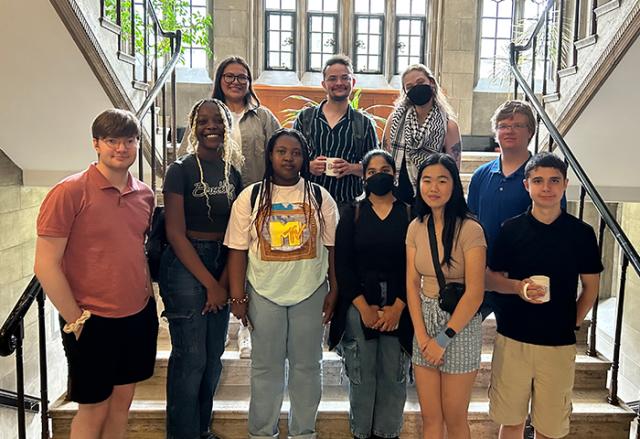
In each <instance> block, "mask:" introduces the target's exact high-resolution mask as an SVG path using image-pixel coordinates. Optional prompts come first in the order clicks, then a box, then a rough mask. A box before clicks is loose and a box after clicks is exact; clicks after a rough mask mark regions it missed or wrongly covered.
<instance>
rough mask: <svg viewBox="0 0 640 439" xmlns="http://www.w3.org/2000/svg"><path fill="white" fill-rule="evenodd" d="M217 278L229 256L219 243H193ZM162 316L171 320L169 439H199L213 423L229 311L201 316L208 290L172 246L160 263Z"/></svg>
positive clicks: (168, 404) (168, 396)
mask: <svg viewBox="0 0 640 439" xmlns="http://www.w3.org/2000/svg"><path fill="white" fill-rule="evenodd" d="M191 243H192V245H193V247H194V248H195V250H196V252H197V253H198V255H199V256H200V259H201V260H202V262H203V263H204V265H205V266H206V267H207V269H208V270H209V272H211V273H212V274H213V275H214V276H215V277H216V278H218V277H219V275H220V273H222V270H223V269H224V266H225V263H226V252H225V251H224V249H223V248H222V243H221V242H217V241H199V240H191ZM159 283H160V295H161V296H162V300H163V302H164V307H165V310H164V312H163V316H164V317H166V318H167V320H168V321H169V333H170V334H171V355H170V357H169V366H168V371H167V438H169V439H178V438H179V439H196V438H200V437H201V436H205V435H206V434H207V432H209V427H210V425H211V410H212V406H213V394H214V392H215V390H216V387H217V386H218V382H219V381H220V374H221V373H222V361H221V359H220V357H221V356H222V353H223V352H224V343H225V339H226V337H227V326H228V324H229V307H228V306H225V308H224V309H223V310H221V311H218V312H217V313H213V312H211V313H208V314H206V315H202V308H203V307H204V304H205V301H206V295H207V292H206V289H205V287H204V286H203V285H202V284H200V282H199V281H198V280H197V279H196V278H195V277H194V276H193V275H192V274H191V272H190V271H189V270H187V269H186V267H185V266H184V265H183V264H182V262H180V260H179V259H178V258H177V257H176V255H175V253H174V252H173V250H172V249H171V247H168V248H167V250H165V252H164V254H163V255H162V260H161V262H160V282H159Z"/></svg>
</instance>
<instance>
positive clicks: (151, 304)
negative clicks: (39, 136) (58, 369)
mask: <svg viewBox="0 0 640 439" xmlns="http://www.w3.org/2000/svg"><path fill="white" fill-rule="evenodd" d="M92 134H93V147H94V149H95V150H96V152H97V154H98V162H97V163H93V164H91V165H90V166H89V168H88V169H87V170H86V171H84V172H81V173H79V174H75V175H72V176H70V177H67V178H65V179H64V180H62V181H61V182H60V183H58V184H57V185H55V186H54V187H53V189H51V191H50V192H49V194H48V195H47V197H46V198H45V200H44V201H43V203H42V206H41V207H40V215H39V216H38V222H37V228H38V239H37V242H36V260H35V273H36V276H37V277H38V279H39V280H40V283H41V284H42V287H43V288H44V291H45V293H46V294H47V297H49V299H50V300H51V302H52V303H53V305H54V306H55V307H56V309H57V310H58V312H59V313H60V324H61V326H62V327H63V334H62V344H63V346H64V350H65V354H66V356H67V363H68V366H69V374H68V390H67V398H68V399H69V400H71V401H75V402H77V403H78V412H77V413H76V415H75V417H74V418H73V421H72V422H71V435H70V437H71V438H72V439H75V438H82V439H93V438H96V439H97V438H110V439H111V438H124V437H125V435H126V430H127V418H128V414H129V407H130V405H131V401H132V400H133V392H134V388H135V383H136V382H138V381H142V380H145V379H147V378H149V377H151V375H153V366H154V363H155V356H156V338H157V335H158V318H157V314H156V304H155V301H154V299H153V294H152V291H153V290H152V288H151V282H150V278H149V274H148V269H147V262H146V258H145V253H144V241H145V235H146V233H147V230H148V229H149V224H150V218H151V213H152V211H153V206H154V196H153V192H152V191H151V189H150V188H149V187H148V186H147V185H145V184H144V183H142V182H141V181H139V180H137V179H136V178H134V177H133V176H132V175H131V174H130V173H129V167H130V166H131V165H132V164H133V162H134V161H135V160H136V156H137V153H138V148H139V141H140V123H139V122H138V120H137V119H136V117H135V116H134V115H133V114H132V113H130V112H128V111H123V110H116V109H112V110H107V111H104V112H103V113H101V114H100V115H99V116H98V117H97V118H96V119H95V120H94V121H93V126H92Z"/></svg>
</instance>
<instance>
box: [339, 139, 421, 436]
mask: <svg viewBox="0 0 640 439" xmlns="http://www.w3.org/2000/svg"><path fill="white" fill-rule="evenodd" d="M362 167H363V175H364V179H365V182H364V183H365V192H366V194H367V196H366V198H364V199H363V200H362V201H359V202H356V204H355V205H348V206H346V207H345V208H343V210H342V212H340V222H339V223H338V228H337V230H336V244H335V252H336V277H337V280H338V291H339V294H338V304H337V307H336V313H335V315H334V317H333V320H332V321H331V331H330V336H329V345H330V348H331V349H333V348H334V347H336V346H337V350H338V352H339V353H340V355H341V356H342V357H343V359H344V362H345V366H346V372H347V376H348V377H349V400H350V403H351V409H350V412H351V414H350V417H349V418H350V427H351V432H352V433H353V436H354V437H355V438H378V437H383V438H393V437H398V436H399V435H400V430H401V428H402V412H403V409H404V404H405V400H406V383H405V377H406V373H407V368H408V365H409V358H410V357H411V347H412V337H413V327H412V325H411V319H410V317H409V313H408V309H407V307H406V300H407V299H406V285H405V267H406V257H405V244H404V241H405V235H406V231H407V226H408V224H409V221H410V217H409V216H410V213H409V208H408V206H407V205H406V204H404V203H403V202H401V201H399V200H397V199H396V198H395V197H394V194H393V189H394V178H395V172H396V168H395V164H394V162H393V158H392V157H391V155H390V154H389V153H388V152H386V151H383V150H381V149H376V150H372V151H369V152H368V153H367V154H366V155H365V157H364V159H363V160H362Z"/></svg>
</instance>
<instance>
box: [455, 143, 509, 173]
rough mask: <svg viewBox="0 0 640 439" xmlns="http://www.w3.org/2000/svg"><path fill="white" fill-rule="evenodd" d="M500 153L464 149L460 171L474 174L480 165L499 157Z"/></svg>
mask: <svg viewBox="0 0 640 439" xmlns="http://www.w3.org/2000/svg"><path fill="white" fill-rule="evenodd" d="M463 147H464V146H463ZM499 155H500V154H499V153H497V152H476V151H462V160H461V162H460V173H461V174H473V172H474V171H475V170H476V169H477V168H478V167H479V166H482V165H484V164H485V163H488V162H490V161H492V160H495V159H497V158H498V156H499Z"/></svg>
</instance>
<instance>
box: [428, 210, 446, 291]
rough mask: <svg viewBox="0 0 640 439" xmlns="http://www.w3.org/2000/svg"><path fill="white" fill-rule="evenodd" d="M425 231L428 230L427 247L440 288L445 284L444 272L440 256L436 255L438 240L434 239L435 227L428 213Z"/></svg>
mask: <svg viewBox="0 0 640 439" xmlns="http://www.w3.org/2000/svg"><path fill="white" fill-rule="evenodd" d="M427 231H428V232H429V247H431V258H432V260H433V269H434V271H435V272H436V277H437V278H438V284H439V285H440V289H443V288H444V286H445V285H446V284H447V283H446V282H445V280H444V273H442V267H440V260H439V259H440V256H438V241H436V228H435V226H434V225H433V216H432V215H429V218H428V219H427Z"/></svg>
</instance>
